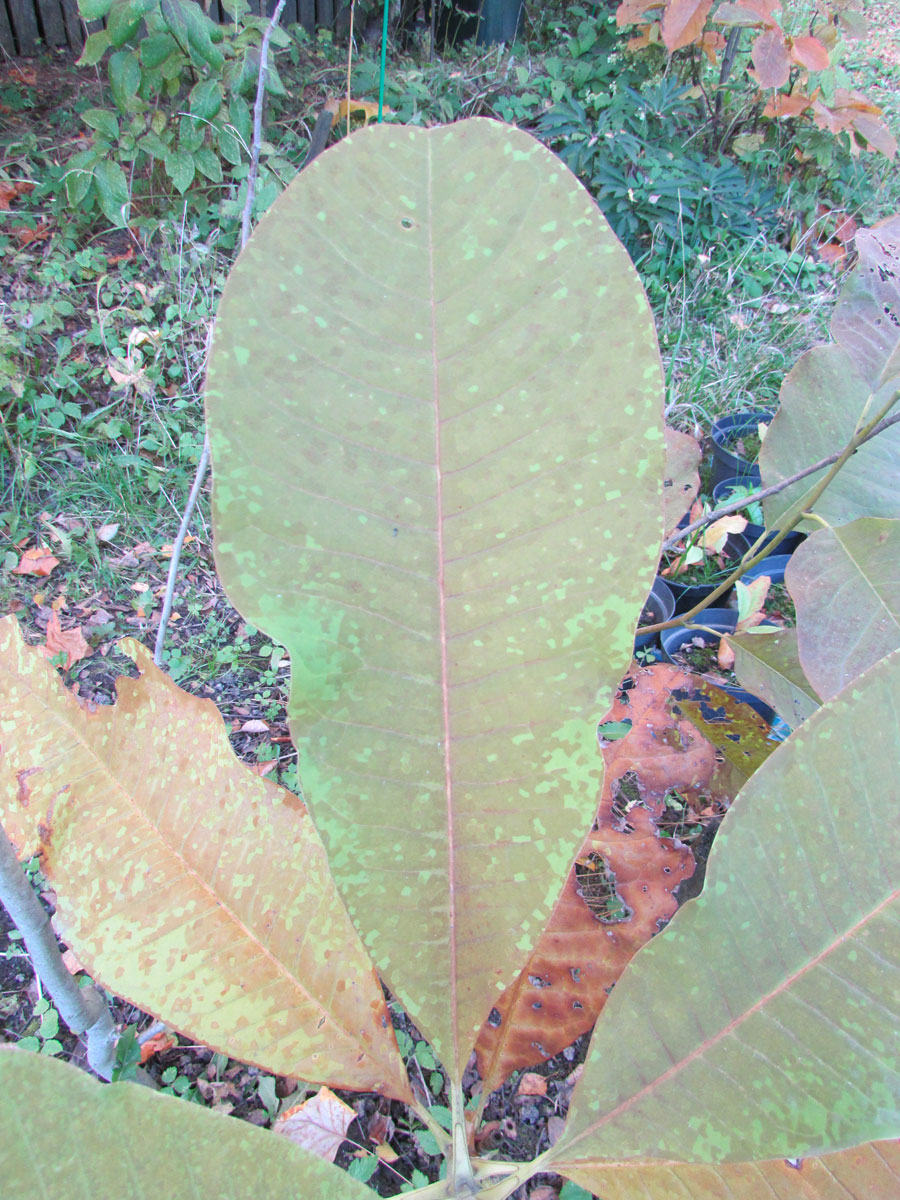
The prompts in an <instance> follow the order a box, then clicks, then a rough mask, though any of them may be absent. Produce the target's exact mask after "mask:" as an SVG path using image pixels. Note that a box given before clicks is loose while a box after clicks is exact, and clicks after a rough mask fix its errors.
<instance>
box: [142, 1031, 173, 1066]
mask: <svg viewBox="0 0 900 1200" xmlns="http://www.w3.org/2000/svg"><path fill="white" fill-rule="evenodd" d="M174 1045H175V1038H174V1037H173V1036H172V1034H171V1033H166V1032H165V1031H163V1032H162V1033H154V1035H153V1037H152V1038H147V1040H146V1042H142V1043H141V1065H142V1066H143V1064H144V1063H146V1062H149V1061H150V1059H151V1058H152V1057H153V1055H154V1054H161V1053H162V1052H163V1050H171V1049H172V1047H173V1046H174Z"/></svg>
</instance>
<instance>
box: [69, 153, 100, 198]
mask: <svg viewBox="0 0 900 1200" xmlns="http://www.w3.org/2000/svg"><path fill="white" fill-rule="evenodd" d="M99 161H100V158H99V155H98V154H97V152H96V150H93V149H92V150H79V151H78V152H77V153H76V154H73V155H72V157H71V158H70V159H69V160H68V161H67V162H66V174H65V180H66V199H67V200H68V201H69V203H70V204H71V205H73V206H77V205H80V204H81V203H82V202H83V200H84V198H85V197H86V196H87V194H88V192H89V191H90V188H91V184H92V183H93V182H94V167H95V166H96V164H97V163H98V162H99Z"/></svg>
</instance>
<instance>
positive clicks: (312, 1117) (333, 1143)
mask: <svg viewBox="0 0 900 1200" xmlns="http://www.w3.org/2000/svg"><path fill="white" fill-rule="evenodd" d="M355 1118H356V1113H355V1112H354V1111H353V1109H352V1108H351V1107H350V1105H349V1104H345V1103H344V1102H343V1100H341V1099H339V1098H338V1097H337V1096H336V1095H335V1094H334V1092H333V1091H332V1090H331V1089H330V1088H327V1087H323V1088H320V1089H319V1091H318V1092H316V1094H315V1096H310V1098H309V1099H308V1100H304V1101H303V1103H302V1104H295V1105H294V1107H293V1108H289V1109H288V1110H287V1112H283V1113H282V1114H281V1116H280V1117H278V1118H277V1120H276V1121H275V1123H274V1125H273V1126H272V1128H273V1129H274V1130H275V1132H276V1133H280V1134H282V1135H283V1136H284V1137H286V1138H290V1140H291V1141H292V1142H295V1143H296V1144H297V1145H298V1146H302V1147H303V1149H304V1150H309V1151H310V1152H311V1153H312V1154H316V1155H318V1157H319V1158H325V1159H327V1160H328V1161H329V1162H334V1159H335V1155H336V1154H337V1152H338V1150H340V1148H341V1143H342V1142H344V1141H345V1140H346V1137H347V1130H348V1129H349V1128H350V1124H351V1122H352V1121H353V1120H355Z"/></svg>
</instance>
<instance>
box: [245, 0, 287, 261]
mask: <svg viewBox="0 0 900 1200" xmlns="http://www.w3.org/2000/svg"><path fill="white" fill-rule="evenodd" d="M284 5H285V0H278V3H277V4H276V5H275V11H274V12H273V13H272V16H271V17H270V18H269V23H268V25H267V26H266V31H265V33H264V34H263V36H262V43H261V45H260V47H259V75H258V76H257V80H256V102H255V103H254V105H253V141H252V142H251V144H250V170H249V171H248V172H247V199H246V200H245V201H244V211H243V213H242V214H241V249H242V250H243V248H244V247H245V246H246V245H247V242H248V241H249V240H250V217H251V214H252V212H253V193H254V191H255V190H256V176H257V175H258V173H259V153H260V148H261V146H262V116H263V107H264V106H265V102H266V76H267V75H268V73H269V41H270V40H271V37H272V34H273V33H274V32H275V26H276V25H277V24H278V21H279V18H280V17H281V12H282V9H283V8H284Z"/></svg>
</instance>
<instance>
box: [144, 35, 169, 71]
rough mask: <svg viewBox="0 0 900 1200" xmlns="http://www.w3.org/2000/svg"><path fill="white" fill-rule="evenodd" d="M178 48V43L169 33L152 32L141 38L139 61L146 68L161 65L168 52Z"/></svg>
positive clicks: (149, 68) (152, 68) (151, 68)
mask: <svg viewBox="0 0 900 1200" xmlns="http://www.w3.org/2000/svg"><path fill="white" fill-rule="evenodd" d="M177 49H178V43H177V42H176V41H175V39H174V38H173V37H172V35H171V34H170V33H153V34H150V36H149V37H145V38H142V39H141V45H140V53H141V62H142V63H143V65H144V66H145V67H146V68H147V69H148V70H154V69H155V68H156V67H160V66H162V64H163V63H164V62H165V61H166V59H167V58H168V57H169V55H170V54H172V53H173V52H174V51H176V50H177Z"/></svg>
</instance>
